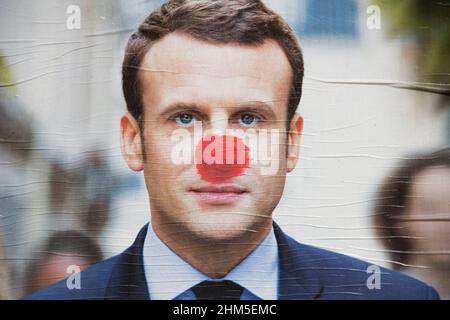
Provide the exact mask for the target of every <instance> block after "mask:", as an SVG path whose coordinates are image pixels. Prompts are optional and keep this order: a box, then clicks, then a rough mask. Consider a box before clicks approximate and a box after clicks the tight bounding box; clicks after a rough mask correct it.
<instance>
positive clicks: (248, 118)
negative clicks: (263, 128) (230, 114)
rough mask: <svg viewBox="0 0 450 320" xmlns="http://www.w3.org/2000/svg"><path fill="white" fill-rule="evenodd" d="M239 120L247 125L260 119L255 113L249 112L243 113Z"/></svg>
mask: <svg viewBox="0 0 450 320" xmlns="http://www.w3.org/2000/svg"><path fill="white" fill-rule="evenodd" d="M239 120H240V122H241V123H242V124H244V125H246V126H250V125H252V124H255V123H256V122H257V121H258V119H257V118H256V117H255V116H254V115H252V114H249V113H246V114H243V115H241V117H240V119H239Z"/></svg>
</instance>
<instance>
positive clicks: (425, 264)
mask: <svg viewBox="0 0 450 320" xmlns="http://www.w3.org/2000/svg"><path fill="white" fill-rule="evenodd" d="M411 262H412V263H411V264H412V265H415V266H421V268H419V267H418V268H412V269H408V273H409V274H410V275H412V276H413V277H416V278H418V279H420V280H422V281H424V282H426V283H427V284H429V285H430V286H432V287H433V288H434V289H436V291H437V292H438V293H439V295H440V296H441V299H443V300H448V299H450V271H449V269H448V265H447V264H442V263H440V264H439V263H434V262H433V261H430V260H429V259H426V258H423V257H421V256H416V257H414V258H413V259H412V260H411Z"/></svg>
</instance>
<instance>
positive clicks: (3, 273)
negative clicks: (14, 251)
mask: <svg viewBox="0 0 450 320" xmlns="http://www.w3.org/2000/svg"><path fill="white" fill-rule="evenodd" d="M6 262H7V260H6V256H5V253H4V251H3V241H2V237H1V234H0V300H6V299H8V298H9V286H8V282H9V281H8V280H9V275H8V268H7V263H6Z"/></svg>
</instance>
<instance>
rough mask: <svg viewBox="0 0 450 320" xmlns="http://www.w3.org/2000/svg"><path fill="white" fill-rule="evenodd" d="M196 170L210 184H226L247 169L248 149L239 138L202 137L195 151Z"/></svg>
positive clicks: (225, 136) (224, 136)
mask: <svg viewBox="0 0 450 320" xmlns="http://www.w3.org/2000/svg"><path fill="white" fill-rule="evenodd" d="M195 157H196V163H197V165H196V169H197V172H198V174H199V175H200V177H201V178H202V179H203V180H205V181H207V182H210V183H226V182H229V181H231V180H232V179H233V178H234V177H238V176H241V175H243V174H244V171H245V170H246V169H247V168H248V166H249V162H250V160H249V159H250V157H249V148H248V147H247V146H246V145H245V143H244V142H243V141H242V139H241V138H239V137H236V136H227V135H211V136H207V137H204V138H203V139H201V140H200V142H199V143H198V144H197V146H196V149H195Z"/></svg>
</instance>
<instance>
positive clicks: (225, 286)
mask: <svg viewBox="0 0 450 320" xmlns="http://www.w3.org/2000/svg"><path fill="white" fill-rule="evenodd" d="M192 291H194V293H195V296H196V297H197V300H240V299H241V295H242V292H243V291H244V288H243V287H241V286H240V285H238V284H237V283H235V282H233V281H229V280H225V281H216V282H215V281H203V282H201V283H199V284H198V285H196V286H194V287H192Z"/></svg>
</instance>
